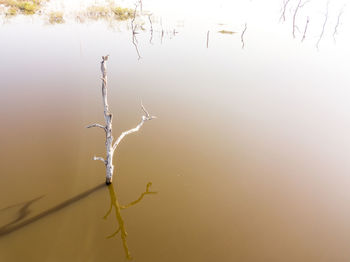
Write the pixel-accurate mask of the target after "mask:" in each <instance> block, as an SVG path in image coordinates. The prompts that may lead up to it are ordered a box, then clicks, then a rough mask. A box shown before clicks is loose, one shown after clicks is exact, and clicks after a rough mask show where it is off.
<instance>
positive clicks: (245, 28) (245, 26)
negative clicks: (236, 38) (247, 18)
mask: <svg viewBox="0 0 350 262" xmlns="http://www.w3.org/2000/svg"><path fill="white" fill-rule="evenodd" d="M246 31H247V23H245V25H244V30H243V32H242V34H241V42H242V49H244V45H245V44H244V34H245V32H246Z"/></svg>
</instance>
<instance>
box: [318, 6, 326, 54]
mask: <svg viewBox="0 0 350 262" xmlns="http://www.w3.org/2000/svg"><path fill="white" fill-rule="evenodd" d="M328 7H329V1H328V2H327V9H326V14H325V19H324V22H323V26H322V31H321V34H320V37H319V38H318V41H317V43H316V48H317V49H319V44H320V42H321V40H322V37H323V34H324V29H325V28H326V24H327V21H328Z"/></svg>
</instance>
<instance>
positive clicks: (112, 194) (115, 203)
mask: <svg viewBox="0 0 350 262" xmlns="http://www.w3.org/2000/svg"><path fill="white" fill-rule="evenodd" d="M108 190H109V196H110V198H111V207H112V206H114V209H115V216H116V218H117V221H118V224H119V228H118V230H117V231H116V232H114V233H113V234H112V235H109V236H108V237H107V238H111V237H112V236H115V235H116V234H117V233H118V232H119V231H120V237H121V239H122V242H123V247H124V251H125V255H126V258H127V259H132V257H131V254H130V252H129V247H128V243H127V242H126V237H127V235H128V233H127V232H126V229H125V225H124V220H123V218H122V216H121V214H120V205H119V202H118V199H117V194H116V193H115V191H114V187H113V183H112V184H110V185H108ZM111 210H112V208H110V210H109V211H108V212H107V214H106V215H105V216H104V217H105V218H107V216H108V215H109V214H110V213H111Z"/></svg>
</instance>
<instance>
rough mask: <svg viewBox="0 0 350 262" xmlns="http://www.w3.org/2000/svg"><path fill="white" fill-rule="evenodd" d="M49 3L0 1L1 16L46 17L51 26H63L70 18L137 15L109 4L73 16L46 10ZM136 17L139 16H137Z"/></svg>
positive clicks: (127, 17) (45, 0)
mask: <svg viewBox="0 0 350 262" xmlns="http://www.w3.org/2000/svg"><path fill="white" fill-rule="evenodd" d="M49 2H50V0H0V15H3V16H5V17H6V18H11V17H15V16H18V15H25V16H30V15H40V16H43V17H45V18H46V20H47V21H48V22H49V23H50V24H62V23H64V22H65V21H66V20H67V17H68V16H69V17H70V18H74V19H75V20H78V21H80V22H83V21H85V20H86V19H89V20H95V21H96V20H100V19H104V20H106V19H109V20H116V21H126V20H130V19H132V18H134V14H135V10H134V9H131V8H127V7H121V6H117V5H114V4H113V3H112V2H109V3H107V4H105V5H90V6H88V7H85V8H83V9H82V10H81V11H78V12H76V13H74V14H73V15H72V14H71V13H68V12H65V10H50V9H48V8H46V7H47V4H48V3H49ZM135 15H136V16H137V14H135Z"/></svg>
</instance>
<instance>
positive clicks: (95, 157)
mask: <svg viewBox="0 0 350 262" xmlns="http://www.w3.org/2000/svg"><path fill="white" fill-rule="evenodd" d="M93 160H100V161H102V162H103V164H106V160H105V159H104V158H103V157H99V156H94V158H93Z"/></svg>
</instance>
